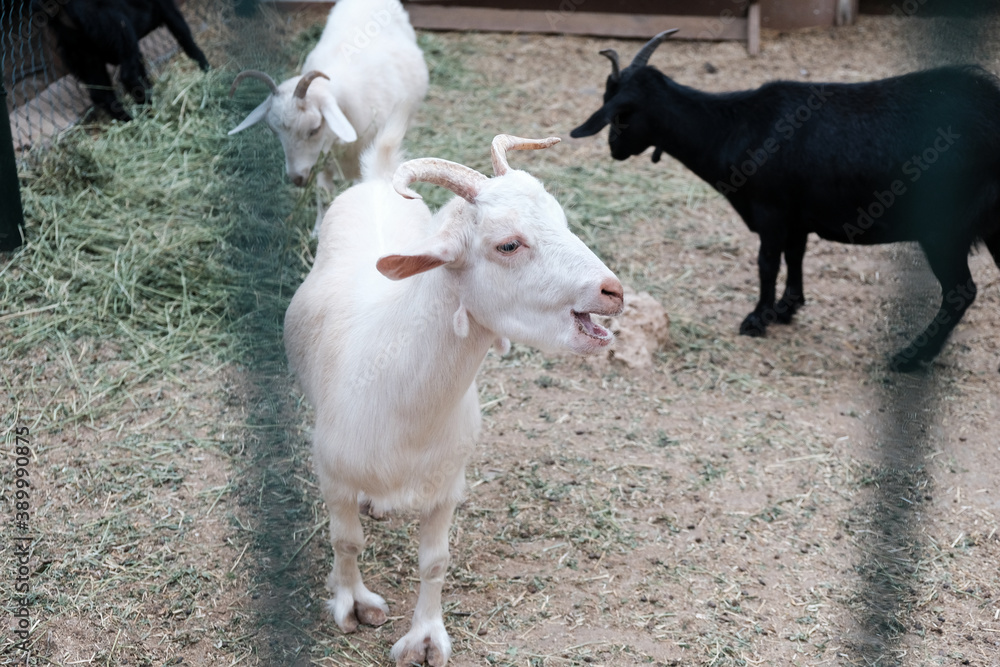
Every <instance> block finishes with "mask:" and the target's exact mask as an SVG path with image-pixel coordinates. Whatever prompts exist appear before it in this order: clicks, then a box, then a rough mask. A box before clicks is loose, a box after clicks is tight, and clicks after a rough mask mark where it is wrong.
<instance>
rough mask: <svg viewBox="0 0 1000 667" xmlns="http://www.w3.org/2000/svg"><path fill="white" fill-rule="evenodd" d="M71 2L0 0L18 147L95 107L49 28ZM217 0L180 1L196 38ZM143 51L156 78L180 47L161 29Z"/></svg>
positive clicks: (0, 51)
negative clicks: (60, 10) (62, 55)
mask: <svg viewBox="0 0 1000 667" xmlns="http://www.w3.org/2000/svg"><path fill="white" fill-rule="evenodd" d="M67 1H68V0H0V69H2V70H3V79H2V83H3V87H4V88H5V89H6V90H7V112H8V114H9V116H10V133H11V137H12V139H13V143H14V149H15V150H17V151H20V150H24V149H26V148H29V147H30V146H33V145H36V144H38V143H40V142H44V141H45V140H46V139H48V138H50V137H52V136H54V135H56V134H58V133H59V132H61V131H63V130H65V129H66V128H68V127H70V126H72V125H73V124H75V123H77V122H78V121H79V120H80V119H81V118H82V117H83V116H84V115H85V114H86V113H87V112H88V109H90V108H91V106H92V103H91V100H90V95H89V94H88V92H87V90H86V88H85V87H84V86H83V84H81V83H80V81H79V80H77V79H76V77H74V76H73V75H71V74H69V72H68V70H67V68H66V66H65V65H64V64H63V62H62V59H61V58H60V56H59V51H58V49H57V47H56V42H55V39H54V37H53V35H52V31H51V29H50V28H49V24H50V23H51V21H52V20H53V18H52V17H54V16H57V15H58V11H59V9H61V7H62V6H63V5H65V3H66V2H67ZM182 1H183V0H182ZM215 4H216V0H187V1H186V2H183V4H181V6H180V9H181V13H183V14H184V17H185V19H186V20H187V23H188V25H189V26H190V28H191V31H192V32H193V33H194V35H195V39H196V40H197V39H198V33H199V32H201V31H202V30H203V29H204V28H205V27H206V26H207V19H208V17H209V15H210V11H211V10H212V9H213V5H215ZM140 49H141V50H142V53H143V56H144V57H145V60H146V66H147V69H148V70H149V72H150V75H151V76H153V77H155V76H156V73H157V70H158V69H159V68H160V67H161V66H162V65H163V64H164V63H165V62H166V61H167V60H168V59H169V58H170V57H171V56H173V55H174V54H175V53H176V52H177V51H178V49H179V47H178V45H177V42H176V41H175V40H174V38H173V36H172V35H171V34H170V33H169V31H167V29H166V28H165V27H160V28H157V29H156V30H154V31H153V32H151V33H150V34H149V35H147V36H146V37H145V38H143V39H142V40H141V41H140ZM115 80H116V81H117V79H115Z"/></svg>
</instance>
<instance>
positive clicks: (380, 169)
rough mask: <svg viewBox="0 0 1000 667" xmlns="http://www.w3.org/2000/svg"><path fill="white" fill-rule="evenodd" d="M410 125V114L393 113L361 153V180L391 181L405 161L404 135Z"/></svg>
mask: <svg viewBox="0 0 1000 667" xmlns="http://www.w3.org/2000/svg"><path fill="white" fill-rule="evenodd" d="M408 125H409V114H405V113H393V114H392V115H390V116H389V118H388V119H387V120H386V123H385V125H383V126H382V129H380V130H379V131H378V134H376V135H375V140H374V141H372V143H371V145H370V146H368V148H366V149H365V151H364V153H362V154H361V180H362V181H371V180H382V181H391V180H392V175H393V173H395V171H396V167H398V166H399V165H400V164H402V162H403V136H404V135H406V128H407V126H408Z"/></svg>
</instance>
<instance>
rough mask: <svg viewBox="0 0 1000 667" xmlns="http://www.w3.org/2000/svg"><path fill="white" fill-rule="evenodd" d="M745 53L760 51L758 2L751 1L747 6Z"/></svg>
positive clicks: (755, 53) (751, 53)
mask: <svg viewBox="0 0 1000 667" xmlns="http://www.w3.org/2000/svg"><path fill="white" fill-rule="evenodd" d="M747 53H748V54H750V55H751V56H756V55H757V54H758V53H760V3H759V2H751V3H750V7H748V8H747Z"/></svg>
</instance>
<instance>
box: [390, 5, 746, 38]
mask: <svg viewBox="0 0 1000 667" xmlns="http://www.w3.org/2000/svg"><path fill="white" fill-rule="evenodd" d="M407 11H408V12H409V14H410V21H411V22H412V23H413V26H414V27H415V28H423V29H426V30H483V31H492V32H532V33H558V34H571V35H595V36H600V37H634V38H642V39H648V38H650V37H652V36H653V35H655V34H656V33H658V32H660V31H662V30H668V29H670V28H679V31H678V32H677V34H675V35H674V36H673V37H672V38H671V39H709V40H729V39H738V40H744V39H746V37H747V19H745V18H738V17H726V18H720V17H707V16H668V15H658V14H605V13H599V12H543V11H531V10H511V9H487V8H481V7H441V6H436V5H415V4H410V5H408V6H407Z"/></svg>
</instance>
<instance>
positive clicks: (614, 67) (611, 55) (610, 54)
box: [598, 49, 622, 79]
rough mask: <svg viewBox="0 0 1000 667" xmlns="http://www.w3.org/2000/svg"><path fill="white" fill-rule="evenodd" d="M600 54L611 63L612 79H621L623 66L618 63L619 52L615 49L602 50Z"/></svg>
mask: <svg viewBox="0 0 1000 667" xmlns="http://www.w3.org/2000/svg"><path fill="white" fill-rule="evenodd" d="M598 53H600V54H601V55H602V56H604V57H605V58H607V59H608V60H610V61H611V78H612V79H619V78H621V75H622V68H621V64H620V63H619V62H618V52H617V51H615V50H614V49H601V50H600V51H598Z"/></svg>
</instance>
